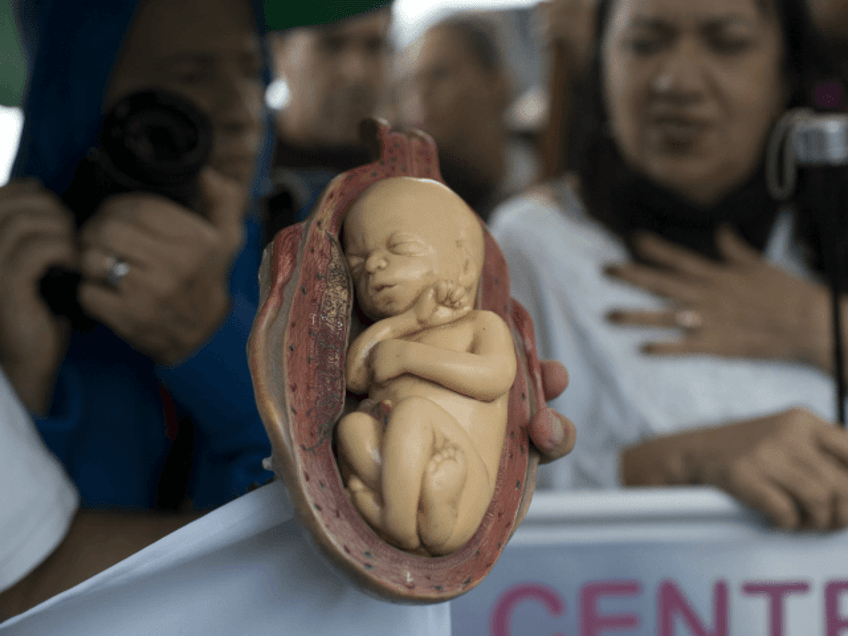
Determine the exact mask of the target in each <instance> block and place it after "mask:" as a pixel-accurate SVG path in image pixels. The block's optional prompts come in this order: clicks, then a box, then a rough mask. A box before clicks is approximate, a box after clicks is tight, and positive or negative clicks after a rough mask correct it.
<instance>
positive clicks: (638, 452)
mask: <svg viewBox="0 0 848 636" xmlns="http://www.w3.org/2000/svg"><path fill="white" fill-rule="evenodd" d="M686 435H691V434H680V435H670V436H663V437H655V438H653V439H649V440H645V441H643V442H639V443H638V444H634V445H632V446H628V447H626V448H624V449H623V450H622V451H621V455H620V458H619V474H620V479H621V484H622V485H623V486H675V485H681V484H685V483H687V482H688V481H690V478H689V476H688V475H687V462H686V459H685V457H686V451H685V448H686V446H687V442H689V443H691V441H692V440H691V439H690V440H687V438H686Z"/></svg>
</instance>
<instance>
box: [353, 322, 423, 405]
mask: <svg viewBox="0 0 848 636" xmlns="http://www.w3.org/2000/svg"><path fill="white" fill-rule="evenodd" d="M420 329H421V327H420V325H419V322H418V320H417V319H416V317H415V314H414V313H413V312H411V311H406V312H404V313H402V314H399V315H397V316H391V317H390V318H384V319H383V320H380V321H378V322H375V323H374V324H373V325H371V326H370V327H368V329H366V330H365V331H363V332H362V333H361V334H359V336H358V337H357V338H356V339H355V340H354V341H353V343H352V344H351V345H350V347H349V348H348V350H347V360H346V361H345V373H346V374H347V388H348V390H350V391H352V392H353V393H367V392H368V386H369V385H370V384H371V370H370V365H369V358H370V356H371V350H372V349H373V348H374V346H375V345H376V344H377V343H379V342H382V341H384V340H390V339H394V338H403V337H405V336H408V335H411V334H413V333H415V332H417V331H419V330H420Z"/></svg>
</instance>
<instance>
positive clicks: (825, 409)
mask: <svg viewBox="0 0 848 636" xmlns="http://www.w3.org/2000/svg"><path fill="white" fill-rule="evenodd" d="M559 198H560V200H561V201H562V203H561V205H559V204H557V203H555V202H554V201H552V200H551V199H550V198H549V197H546V196H544V195H542V194H528V195H525V196H522V197H519V198H517V199H513V200H511V201H508V202H506V203H505V204H503V205H502V206H501V207H500V208H498V210H497V211H496V213H495V215H494V216H493V218H492V232H493V234H494V236H495V238H496V239H497V241H498V243H499V244H500V246H501V248H502V249H503V251H504V254H505V256H506V260H507V262H508V264H509V268H510V280H511V287H510V289H511V293H512V296H513V297H515V298H516V299H518V300H519V301H520V302H521V303H522V304H523V305H524V306H525V307H526V308H527V309H528V311H529V312H530V314H531V316H532V318H533V322H534V325H535V329H536V343H537V346H538V347H539V353H540V355H541V356H542V357H546V358H554V359H557V360H560V361H561V362H563V363H564V364H565V366H566V367H567V368H568V371H569V375H570V378H571V380H570V383H569V387H568V389H567V390H566V391H565V393H564V394H563V395H562V396H561V397H560V398H559V399H557V400H555V401H554V402H553V403H552V405H553V406H554V407H555V408H556V409H557V410H559V411H560V412H562V413H563V414H565V415H566V416H568V417H570V418H572V420H573V421H574V423H575V425H576V427H577V445H576V447H575V449H574V451H573V452H572V453H571V455H569V456H568V457H566V458H565V459H563V460H560V461H557V462H554V463H552V464H550V465H548V466H546V467H544V468H543V469H540V477H539V487H540V488H546V487H547V488H551V487H553V488H595V487H601V488H612V487H616V486H618V485H619V475H618V461H619V452H620V450H621V449H622V448H624V447H626V446H628V445H631V444H633V443H635V442H637V441H639V440H643V439H646V438H649V437H652V436H655V435H662V434H667V433H672V432H675V431H680V430H684V429H690V428H694V427H703V426H717V425H720V424H721V423H723V422H727V421H731V420H737V419H742V418H748V417H754V416H762V415H766V414H769V413H774V412H778V411H781V410H784V409H787V408H790V407H793V406H803V407H806V408H809V409H811V410H812V411H815V412H816V413H818V414H819V415H820V416H822V417H825V418H828V419H830V420H833V419H834V418H835V415H834V413H835V390H834V386H833V381H832V379H831V378H830V377H829V376H828V375H827V374H825V373H823V372H821V371H819V370H816V369H813V368H811V367H809V366H803V365H800V364H794V363H778V362H764V361H757V360H728V359H721V358H718V357H712V356H700V357H698V356H689V357H678V358H674V359H671V358H656V357H655V358H652V357H650V356H647V355H644V354H641V353H640V351H639V349H640V346H641V345H642V344H643V343H645V342H647V341H651V340H659V339H662V338H674V337H676V334H674V333H671V332H673V330H668V329H649V328H633V327H621V326H615V325H611V324H609V323H608V322H607V321H606V320H605V316H606V314H607V313H608V312H609V311H610V310H612V309H615V308H642V309H650V308H660V307H662V306H663V302H664V301H662V300H661V299H659V298H657V297H655V296H653V295H651V294H649V293H648V292H645V291H642V290H640V289H637V288H634V287H632V286H629V285H626V284H624V283H620V282H616V281H614V280H612V279H610V278H608V277H607V276H605V275H604V274H603V271H602V269H603V267H604V266H605V265H607V264H611V263H621V262H624V261H627V260H628V254H627V251H626V249H625V247H624V245H623V243H622V242H621V241H620V240H619V239H618V238H616V237H614V236H612V235H611V234H610V233H609V232H607V231H606V230H605V229H604V228H603V227H602V226H601V225H600V224H599V223H597V222H595V221H594V220H593V219H591V218H589V217H588V216H587V214H586V212H585V210H584V209H583V206H582V204H581V202H580V201H579V200H578V198H577V196H576V194H575V193H574V192H573V190H571V189H570V188H567V187H566V188H563V191H562V193H561V196H560V197H559ZM791 235H792V234H791V215H788V214H785V215H783V216H782V217H781V219H780V223H779V224H778V225H777V227H776V229H775V231H774V232H773V234H772V237H771V240H770V243H769V245H768V246H767V250H766V253H767V255H768V257H769V258H771V259H772V260H774V261H775V262H777V263H779V264H781V265H783V266H785V267H786V268H787V269H788V270H790V271H792V272H794V273H801V274H804V273H805V269H804V267H803V265H802V261H801V259H800V257H799V255H798V254H797V253H796V252H795V251H794V250H795V248H794V247H793V244H792V242H791Z"/></svg>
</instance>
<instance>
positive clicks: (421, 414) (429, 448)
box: [382, 397, 465, 549]
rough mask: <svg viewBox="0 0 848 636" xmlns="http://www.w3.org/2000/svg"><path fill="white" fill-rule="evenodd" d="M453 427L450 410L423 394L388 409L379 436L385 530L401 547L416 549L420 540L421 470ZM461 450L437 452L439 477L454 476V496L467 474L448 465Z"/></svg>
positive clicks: (451, 523) (445, 439) (445, 440)
mask: <svg viewBox="0 0 848 636" xmlns="http://www.w3.org/2000/svg"><path fill="white" fill-rule="evenodd" d="M446 422H449V424H446ZM451 425H453V426H456V427H458V426H459V425H458V424H456V421H455V420H454V418H453V416H452V415H451V414H450V413H448V412H447V411H445V410H444V409H443V408H442V407H440V406H438V405H437V404H435V403H434V402H431V401H430V400H427V399H424V398H419V397H414V398H409V399H406V400H403V401H401V402H400V403H398V404H397V405H396V406H395V408H394V410H393V411H392V413H391V416H390V418H389V424H388V426H387V428H386V433H385V437H384V439H383V470H382V484H383V489H382V493H383V528H384V530H385V531H386V533H387V534H389V535H390V536H391V537H393V538H394V539H395V541H396V542H397V545H399V546H400V547H403V548H406V549H414V548H417V547H418V546H419V545H420V544H421V539H420V537H419V535H418V523H419V519H418V517H419V504H420V503H422V502H421V499H420V498H421V491H422V486H423V482H424V479H425V472H427V470H428V467H430V465H431V462H432V460H433V457H434V455H436V453H437V452H439V451H441V450H442V449H443V448H444V447H445V446H446V442H447V438H446V437H445V435H444V430H445V427H446V426H448V427H451ZM461 454H462V451H461V450H460V448H458V447H456V446H455V447H454V450H453V451H451V453H450V454H447V455H444V456H440V460H439V463H440V464H444V466H443V467H442V469H441V472H440V471H439V470H436V472H437V473H439V475H440V476H442V477H440V478H443V477H447V476H449V475H450V474H451V473H453V476H454V478H455V480H454V481H453V482H452V483H451V484H450V487H449V490H451V491H455V493H454V495H453V498H454V499H458V496H459V495H458V493H459V492H461V491H462V487H463V484H464V482H465V474H464V470H460V471H456V470H454V469H453V468H451V467H450V466H451V464H454V465H456V464H457V463H458V462H457V457H458V456H459V455H461ZM442 485H446V484H442ZM445 492H447V489H445ZM448 498H449V497H448ZM455 507H456V505H455V504H454V509H455ZM429 514H430V515H432V512H431V513H429ZM448 523H450V525H451V526H453V522H449V521H448Z"/></svg>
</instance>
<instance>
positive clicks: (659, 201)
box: [600, 162, 778, 258]
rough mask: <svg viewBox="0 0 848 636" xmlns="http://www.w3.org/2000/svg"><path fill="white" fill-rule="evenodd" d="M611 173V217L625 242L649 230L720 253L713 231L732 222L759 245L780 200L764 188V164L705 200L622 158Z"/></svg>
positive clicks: (706, 251)
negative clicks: (675, 188)
mask: <svg viewBox="0 0 848 636" xmlns="http://www.w3.org/2000/svg"><path fill="white" fill-rule="evenodd" d="M615 173H616V174H615V175H614V176H613V177H612V183H611V185H612V187H611V188H610V191H609V193H608V195H607V196H608V197H609V198H610V200H611V212H612V214H611V219H610V220H611V221H612V224H613V229H614V231H616V232H617V233H619V234H620V235H621V236H622V237H623V238H624V240H625V242H627V243H628V244H629V242H630V239H631V238H632V236H633V234H634V233H635V232H637V231H640V230H647V231H650V232H654V233H656V234H659V235H660V236H662V237H664V238H665V239H667V240H669V241H672V242H674V243H678V244H681V245H683V246H685V247H688V248H689V249H692V250H695V251H697V252H700V253H701V254H704V255H706V256H709V257H711V258H718V257H719V254H718V249H717V246H716V242H715V237H716V231H717V230H718V228H719V227H721V226H722V225H729V226H731V227H733V228H734V229H735V230H736V231H737V232H739V233H740V234H741V235H742V236H743V237H744V238H745V240H746V241H748V242H749V243H751V244H752V245H754V246H755V247H756V248H757V249H760V250H762V249H764V248H765V246H766V244H767V242H768V238H769V236H770V234H771V229H772V226H773V225H774V220H775V218H776V216H777V211H778V205H777V203H776V202H775V201H774V200H773V199H772V198H771V197H770V196H769V194H768V191H767V189H766V186H765V178H764V174H763V171H762V170H759V171H757V172H756V173H755V174H754V175H752V176H751V177H749V178H748V179H747V180H745V182H744V183H742V184H741V185H740V186H739V187H737V188H735V189H734V190H732V191H731V192H727V193H725V194H724V195H723V196H720V195H716V196H713V197H711V198H710V199H703V201H709V202H708V203H704V202H701V201H698V200H694V198H693V197H683V196H681V194H679V193H677V192H673V191H671V190H668V189H666V188H663V187H661V186H659V185H657V184H656V183H654V182H653V181H651V180H650V179H648V178H647V177H646V176H644V175H642V174H641V173H639V172H637V171H635V170H632V169H631V168H629V167H627V166H626V165H624V163H623V162H622V163H621V165H620V166H619V167H618V168H617V169H616V170H615ZM600 196H603V195H602V194H601V195H600Z"/></svg>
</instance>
